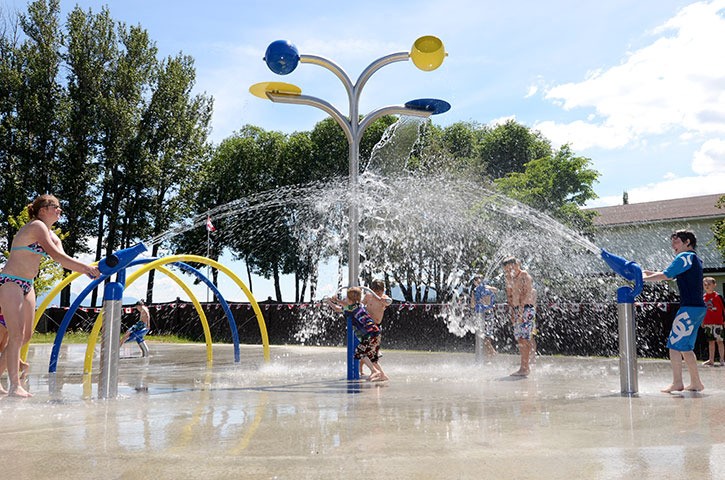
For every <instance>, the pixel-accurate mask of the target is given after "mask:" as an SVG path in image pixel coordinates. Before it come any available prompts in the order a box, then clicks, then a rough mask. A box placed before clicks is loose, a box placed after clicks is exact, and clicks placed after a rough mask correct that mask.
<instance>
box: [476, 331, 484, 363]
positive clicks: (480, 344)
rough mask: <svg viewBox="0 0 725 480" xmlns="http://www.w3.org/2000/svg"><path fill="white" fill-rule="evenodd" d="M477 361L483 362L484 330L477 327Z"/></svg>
mask: <svg viewBox="0 0 725 480" xmlns="http://www.w3.org/2000/svg"><path fill="white" fill-rule="evenodd" d="M475 336H476V363H483V357H484V354H483V332H482V331H481V330H479V329H476V333H475Z"/></svg>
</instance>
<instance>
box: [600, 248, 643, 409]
mask: <svg viewBox="0 0 725 480" xmlns="http://www.w3.org/2000/svg"><path fill="white" fill-rule="evenodd" d="M601 256H602V260H604V262H605V263H606V264H607V265H609V267H610V268H611V269H612V270H614V272H615V273H617V274H618V275H620V276H621V277H623V278H624V279H625V280H628V281H630V282H634V286H623V287H619V288H618V289H617V316H618V319H619V380H620V385H621V393H622V395H627V396H632V395H635V394H636V393H637V335H636V333H637V328H636V322H635V318H634V298H635V297H636V296H637V295H639V294H640V293H642V288H643V286H644V280H642V267H640V266H639V264H637V263H635V262H630V261H628V260H626V259H624V258H622V257H620V256H618V255H614V254H612V253H609V252H608V251H606V250H604V249H602V253H601Z"/></svg>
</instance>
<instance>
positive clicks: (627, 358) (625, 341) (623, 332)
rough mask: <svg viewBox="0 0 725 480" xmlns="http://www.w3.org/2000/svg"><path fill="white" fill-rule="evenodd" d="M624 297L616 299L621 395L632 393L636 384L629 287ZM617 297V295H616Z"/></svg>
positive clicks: (634, 329) (635, 354)
mask: <svg viewBox="0 0 725 480" xmlns="http://www.w3.org/2000/svg"><path fill="white" fill-rule="evenodd" d="M622 288H625V289H626V290H627V292H626V297H625V298H618V300H617V318H618V319H619V383H620V386H621V393H622V394H623V395H634V394H636V393H637V392H638V391H639V389H638V385H637V336H636V332H637V328H636V324H635V317H634V304H633V303H632V302H631V301H629V300H630V298H628V297H629V296H630V292H631V289H630V288H629V287H622ZM618 297H619V295H618Z"/></svg>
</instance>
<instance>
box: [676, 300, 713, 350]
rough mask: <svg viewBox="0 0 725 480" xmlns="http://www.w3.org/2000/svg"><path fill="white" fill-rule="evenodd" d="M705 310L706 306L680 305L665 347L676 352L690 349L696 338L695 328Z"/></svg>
mask: <svg viewBox="0 0 725 480" xmlns="http://www.w3.org/2000/svg"><path fill="white" fill-rule="evenodd" d="M706 312H707V308H706V307H687V306H684V307H680V309H679V310H677V315H676V316H675V320H674V321H673V322H672V329H671V330H670V335H669V336H668V337H667V348H670V349H672V350H676V351H678V352H689V351H692V350H693V349H694V348H695V340H697V330H698V329H699V328H700V324H702V320H703V319H704V318H705V313H706Z"/></svg>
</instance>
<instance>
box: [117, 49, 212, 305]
mask: <svg viewBox="0 0 725 480" xmlns="http://www.w3.org/2000/svg"><path fill="white" fill-rule="evenodd" d="M195 79H196V71H195V69H194V61H193V59H192V58H191V57H189V56H185V55H177V56H176V57H170V58H167V59H166V60H165V61H164V62H163V63H162V65H160V66H159V68H158V69H157V71H156V73H155V75H154V82H153V86H152V88H153V94H152V96H151V101H150V104H149V106H148V108H147V109H146V111H145V113H144V115H143V118H142V120H141V129H140V130H141V132H140V140H141V141H140V151H139V152H138V154H139V155H143V156H145V157H147V158H148V163H147V168H146V169H145V170H143V171H139V172H137V175H138V176H139V178H140V180H141V182H140V183H139V184H138V185H135V188H132V192H131V195H129V197H128V198H127V201H126V204H125V208H124V211H125V212H126V217H125V220H126V221H127V222H128V224H127V228H126V229H125V230H127V233H126V236H127V238H129V239H131V238H138V237H141V238H143V237H145V236H147V235H148V234H149V233H150V234H152V235H153V236H157V235H160V234H161V233H162V232H164V231H165V230H167V229H168V228H169V227H170V226H171V225H172V223H173V222H175V221H178V220H180V219H181V218H182V217H183V216H184V215H187V214H189V213H191V211H192V205H191V201H190V197H189V195H188V194H189V193H190V192H192V191H193V188H194V186H195V185H196V183H197V181H198V180H199V174H198V172H199V171H200V168H201V166H202V165H203V164H204V161H205V159H206V157H207V156H208V154H209V145H208V142H207V138H208V135H209V122H210V120H211V112H212V100H211V99H210V98H208V97H206V96H205V95H192V90H193V87H194V84H195ZM144 217H148V219H149V222H148V223H147V222H138V221H133V220H138V219H139V218H144ZM134 225H147V227H146V229H144V230H138V229H137V230H131V228H132V227H133V226H134ZM159 247H160V245H159V244H154V245H153V247H152V252H151V253H152V255H153V256H157V255H158V250H159ZM153 284H154V271H153V270H152V271H151V272H149V279H148V288H147V294H146V298H147V300H148V302H149V303H150V302H151V301H152V299H153V298H152V294H153Z"/></svg>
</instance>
